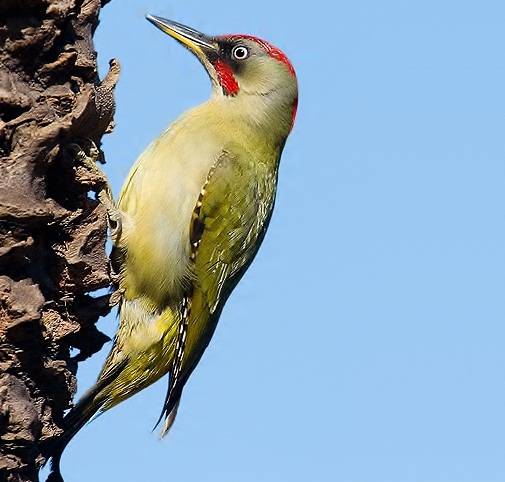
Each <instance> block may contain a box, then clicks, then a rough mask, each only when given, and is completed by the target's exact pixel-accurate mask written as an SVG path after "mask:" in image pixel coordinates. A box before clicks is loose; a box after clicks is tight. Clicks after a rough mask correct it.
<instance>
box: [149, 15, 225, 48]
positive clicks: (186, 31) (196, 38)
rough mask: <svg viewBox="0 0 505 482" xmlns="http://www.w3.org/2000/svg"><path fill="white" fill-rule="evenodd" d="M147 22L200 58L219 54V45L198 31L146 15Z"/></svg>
mask: <svg viewBox="0 0 505 482" xmlns="http://www.w3.org/2000/svg"><path fill="white" fill-rule="evenodd" d="M146 18H147V20H149V21H150V22H151V23H152V24H154V25H155V26H156V27H158V28H159V29H160V30H162V31H163V32H165V33H166V34H168V35H170V36H171V37H173V38H174V39H176V40H177V41H179V42H180V43H181V44H183V45H184V46H185V47H187V48H188V49H189V50H191V51H192V52H193V53H195V54H196V55H197V56H198V57H202V56H208V55H209V53H217V48H218V47H217V44H216V43H215V42H214V40H213V39H212V37H209V36H208V35H205V34H203V33H202V32H199V31H198V30H195V29H192V28H190V27H186V26H185V25H182V24H180V23H177V22H174V21H172V20H167V19H166V18H162V17H156V16H155V15H146Z"/></svg>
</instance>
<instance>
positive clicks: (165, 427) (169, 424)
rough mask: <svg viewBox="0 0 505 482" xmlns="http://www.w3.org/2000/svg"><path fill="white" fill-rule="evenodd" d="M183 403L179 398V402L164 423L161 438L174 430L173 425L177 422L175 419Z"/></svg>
mask: <svg viewBox="0 0 505 482" xmlns="http://www.w3.org/2000/svg"><path fill="white" fill-rule="evenodd" d="M180 402H181V399H180V398H179V399H178V400H177V402H175V404H174V405H173V407H172V409H171V410H170V412H168V413H167V416H166V417H165V421H164V422H163V428H162V430H161V433H160V438H161V437H164V436H165V435H167V433H168V432H169V431H170V429H171V428H172V425H173V424H174V422H175V417H176V415H177V410H178V408H179V403H180Z"/></svg>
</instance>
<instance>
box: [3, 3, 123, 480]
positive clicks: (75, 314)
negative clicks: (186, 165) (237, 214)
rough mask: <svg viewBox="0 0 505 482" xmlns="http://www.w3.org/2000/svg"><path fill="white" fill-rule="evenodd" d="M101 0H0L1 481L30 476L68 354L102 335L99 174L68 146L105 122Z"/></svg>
mask: <svg viewBox="0 0 505 482" xmlns="http://www.w3.org/2000/svg"><path fill="white" fill-rule="evenodd" d="M105 3H106V0H102V1H100V0H0V481H4V480H5V481H9V482H13V481H16V482H20V481H36V480H38V475H37V472H38V468H39V467H40V465H41V464H42V463H43V462H44V456H43V453H44V446H45V445H47V444H48V443H50V442H51V441H52V440H54V438H55V437H56V436H57V435H58V434H59V433H60V429H59V428H58V424H59V422H60V421H61V419H62V416H63V411H64V410H65V409H66V408H68V407H69V406H70V404H71V400H72V398H73V395H74V393H75V386H76V383H75V373H76V369H77V362H78V361H80V360H83V359H85V358H87V357H88V356H90V355H91V354H93V353H95V352H96V351H98V350H99V349H100V348H101V346H102V345H103V343H104V342H105V341H106V340H107V337H106V336H105V335H103V334H102V333H100V332H99V331H98V330H97V329H96V328H95V322H96V320H97V319H98V317H99V316H100V315H104V314H106V313H107V312H108V310H109V303H108V296H101V297H98V296H97V297H93V296H92V292H93V291H95V290H97V289H99V288H104V287H107V286H109V266H108V259H107V256H106V253H105V241H106V215H105V210H104V208H103V206H101V205H100V204H99V203H98V202H97V201H96V200H95V195H94V194H93V192H92V191H93V190H96V189H98V188H99V187H100V182H101V180H100V179H99V178H98V177H96V176H94V175H92V174H91V173H89V172H88V171H86V169H85V168H84V167H82V166H79V165H78V164H77V163H76V161H75V160H74V159H73V158H72V156H71V155H70V150H69V149H68V148H67V146H68V145H69V144H72V143H77V144H79V145H84V146H86V145H89V141H90V140H92V141H93V142H94V143H95V144H96V145H100V140H101V137H102V135H103V134H104V133H106V132H108V131H110V130H111V129H112V125H113V122H112V118H113V113H114V100H113V90H114V86H115V83H116V80H117V77H118V75H119V66H118V65H117V63H115V62H111V69H110V71H109V73H108V74H107V76H106V78H105V79H104V81H103V82H100V81H99V78H98V73H97V64H96V54H95V52H94V49H93V44H92V35H93V32H94V30H95V28H96V26H97V24H98V12H99V10H100V8H101V6H103V4H105ZM72 347H74V348H78V349H79V352H78V353H77V355H74V356H72V357H71V356H70V351H71V348H72Z"/></svg>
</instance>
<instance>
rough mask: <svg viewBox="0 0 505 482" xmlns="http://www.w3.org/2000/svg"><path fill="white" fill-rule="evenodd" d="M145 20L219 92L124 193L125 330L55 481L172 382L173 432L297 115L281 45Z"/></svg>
mask: <svg viewBox="0 0 505 482" xmlns="http://www.w3.org/2000/svg"><path fill="white" fill-rule="evenodd" d="M149 20H151V21H152V22H153V23H154V24H155V25H156V26H158V27H159V28H161V29H162V30H163V31H165V32H166V33H168V34H170V35H171V36H173V37H174V38H176V39H177V40H178V41H180V42H181V43H183V44H184V45H185V46H186V47H188V48H189V49H190V50H191V51H193V53H195V54H196V56H197V57H198V58H199V59H200V61H201V62H202V64H203V65H204V66H205V68H206V70H207V72H208V73H209V76H210V78H211V81H212V84H213V92H212V96H211V98H210V99H209V101H207V102H206V103H205V104H203V105H201V106H198V107H195V108H194V109H191V110H190V111H188V112H186V113H185V114H183V115H182V116H181V117H180V118H179V119H178V120H177V121H176V122H174V123H173V124H172V125H171V126H170V127H169V128H168V129H167V130H166V131H165V132H164V133H162V134H161V136H159V137H158V138H157V139H156V140H155V141H154V142H153V143H152V144H151V145H150V146H149V147H148V148H147V149H146V150H145V152H144V153H143V154H142V155H141V156H140V157H139V159H138V160H137V161H136V163H135V165H134V166H133V168H132V170H131V172H130V174H129V176H128V178H127V180H126V182H125V184H124V186H123V189H122V191H121V194H120V197H119V201H118V203H117V211H118V213H119V218H120V220H121V229H120V230H118V232H117V233H115V235H114V237H113V241H114V251H113V259H114V264H115V266H117V269H118V275H119V276H118V279H119V290H120V292H121V300H120V303H119V305H120V306H119V313H120V323H119V328H118V331H117V333H116V336H115V339H114V344H113V347H112V349H111V352H110V354H109V356H108V358H107V360H106V362H105V365H104V367H103V369H102V372H101V374H100V375H99V377H98V380H97V382H96V384H95V385H94V386H93V387H92V388H91V389H90V390H89V391H88V393H87V394H85V395H84V397H83V398H82V399H81V400H80V401H79V403H78V404H77V405H76V407H75V408H74V409H73V410H72V411H71V412H70V413H69V415H68V416H67V417H66V418H65V421H64V424H65V427H64V428H65V430H66V431H65V434H64V436H63V437H62V439H61V444H60V447H59V448H57V449H56V450H55V455H54V458H53V460H54V464H53V465H54V466H55V469H54V470H55V473H57V474H59V467H58V463H59V457H60V454H61V450H62V449H63V448H64V446H65V445H66V444H67V443H68V441H69V440H70V439H71V438H72V436H73V435H74V434H75V433H76V432H77V431H78V430H79V429H80V428H81V427H82V426H83V425H84V424H85V423H86V421H88V420H89V419H90V418H91V417H92V416H93V415H94V414H96V413H97V412H99V411H102V412H103V411H105V410H108V409H109V408H111V407H113V406H114V405H117V404H118V403H120V402H121V401H123V400H125V399H126V398H128V397H130V396H132V395H134V394H135V393H137V392H139V391H140V390H142V389H143V388H145V387H147V386H148V385H150V384H152V383H153V382H155V381H156V380H158V379H159V378H160V377H162V376H164V375H166V374H167V373H168V374H169V387H168V392H167V398H166V401H165V405H164V408H163V414H162V415H163V416H165V422H164V426H163V431H162V434H163V435H164V434H166V433H167V432H168V430H169V429H170V427H171V425H172V423H173V421H174V418H175V415H176V413H177V407H178V404H179V400H180V397H181V393H182V389H183V387H184V384H185V383H186V381H187V379H188V377H189V376H190V374H191V372H192V371H193V369H194V368H195V366H196V365H197V364H198V362H199V360H200V357H201V356H202V354H203V352H204V350H205V348H206V347H207V345H208V343H209V341H210V339H211V337H212V335H213V333H214V330H215V328H216V324H217V322H218V319H219V316H220V314H221V311H222V308H223V306H224V304H225V302H226V300H227V298H228V296H229V295H230V293H231V292H232V291H233V289H234V287H235V286H236V284H237V283H238V282H239V280H240V278H241V277H242V275H243V274H244V272H245V271H246V269H247V267H248V266H249V265H250V263H251V262H252V260H253V258H254V256H255V255H256V252H257V251H258V248H259V246H260V244H261V242H262V240H263V237H264V235H265V232H266V229H267V227H268V223H269V221H270V217H271V214H272V209H273V207H274V200H275V193H276V185H277V174H278V165H279V160H280V156H281V152H282V149H283V147H284V143H285V141H286V138H287V136H288V134H289V132H290V130H291V127H292V123H293V119H294V115H295V109H296V100H297V83H296V78H295V76H294V71H293V68H292V67H291V64H290V63H289V61H288V60H287V59H286V58H285V56H284V55H283V54H282V52H280V51H279V50H277V49H275V47H272V46H271V45H269V44H267V43H266V42H264V41H260V40H258V39H255V38H253V37H247V36H226V37H207V36H204V35H203V34H200V33H198V32H195V31H193V30H191V29H188V28H187V27H184V26H182V25H180V24H177V23H175V22H171V21H168V20H165V19H160V18H157V17H149ZM53 480H59V479H57V478H56V476H55V478H54V479H53Z"/></svg>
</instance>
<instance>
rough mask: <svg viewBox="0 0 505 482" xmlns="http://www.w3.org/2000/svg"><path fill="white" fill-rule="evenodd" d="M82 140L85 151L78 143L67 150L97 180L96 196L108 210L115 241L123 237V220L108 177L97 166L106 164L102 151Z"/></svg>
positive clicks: (109, 223)
mask: <svg viewBox="0 0 505 482" xmlns="http://www.w3.org/2000/svg"><path fill="white" fill-rule="evenodd" d="M82 139H83V140H84V141H85V143H86V144H87V145H86V147H85V149H83V148H82V147H81V146H80V145H79V144H77V143H71V144H68V145H67V148H68V149H70V150H71V151H72V152H73V158H74V159H75V160H76V161H77V162H78V163H79V164H81V165H82V166H84V167H85V168H86V169H87V170H88V171H89V172H90V173H91V174H92V175H93V177H94V178H95V179H97V182H96V184H97V185H99V186H100V187H99V188H98V189H97V190H96V195H97V198H98V200H99V201H100V202H101V203H102V204H103V205H104V206H105V208H106V209H107V221H108V225H109V229H110V236H111V238H112V240H113V241H115V240H116V239H118V238H119V236H120V235H121V228H122V218H121V213H120V212H119V210H118V209H117V208H116V205H115V203H114V199H113V197H112V191H111V189H110V186H109V182H108V180H107V177H106V176H105V173H104V172H103V171H102V170H101V169H100V168H99V167H98V166H97V164H96V163H97V161H98V162H100V163H101V164H104V163H105V161H104V158H103V155H102V151H101V150H100V149H99V148H98V147H97V145H96V144H95V143H94V142H93V140H92V139H89V138H87V137H82Z"/></svg>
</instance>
